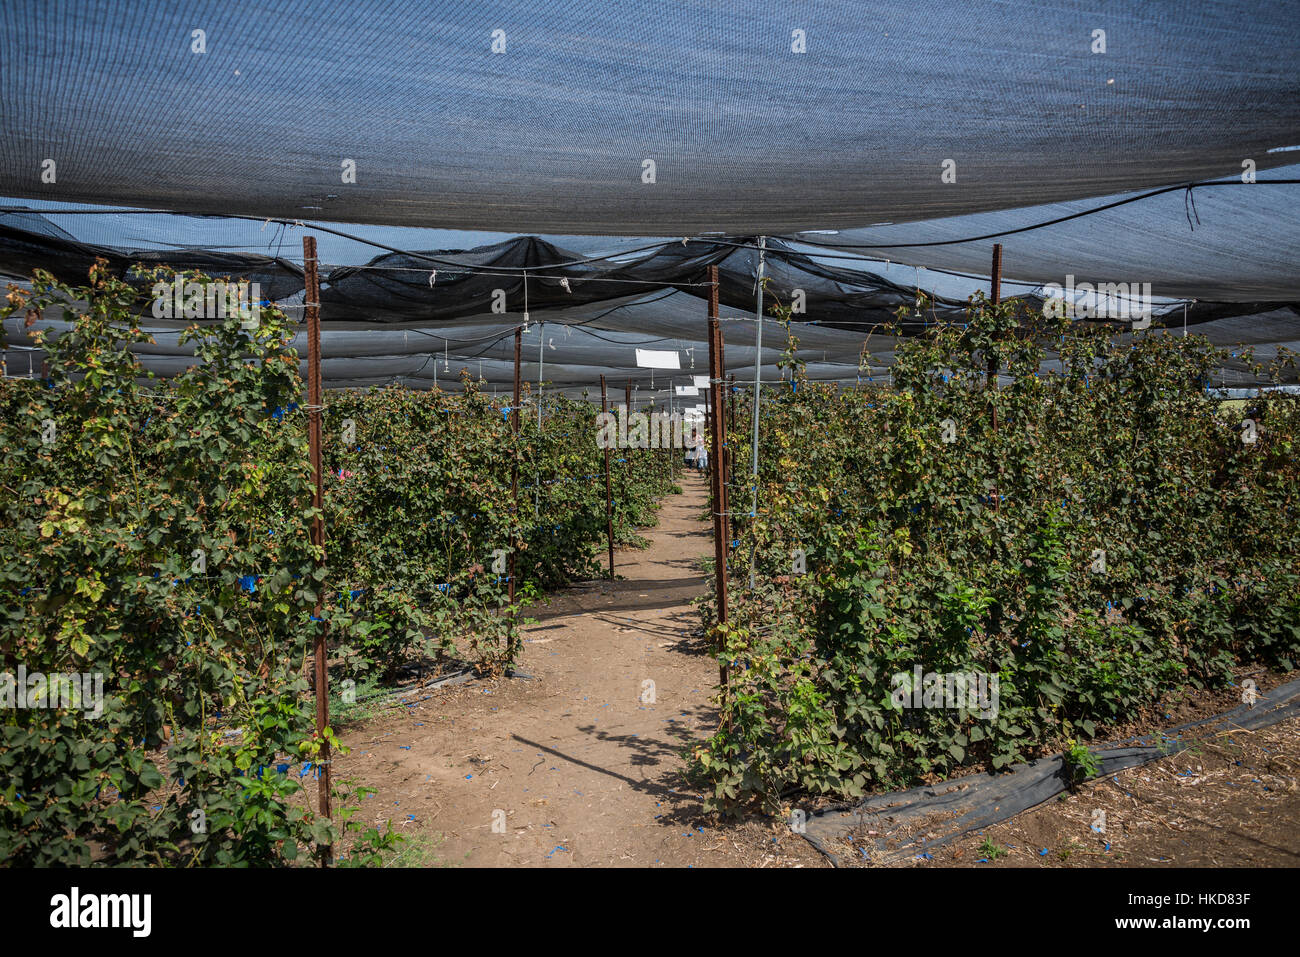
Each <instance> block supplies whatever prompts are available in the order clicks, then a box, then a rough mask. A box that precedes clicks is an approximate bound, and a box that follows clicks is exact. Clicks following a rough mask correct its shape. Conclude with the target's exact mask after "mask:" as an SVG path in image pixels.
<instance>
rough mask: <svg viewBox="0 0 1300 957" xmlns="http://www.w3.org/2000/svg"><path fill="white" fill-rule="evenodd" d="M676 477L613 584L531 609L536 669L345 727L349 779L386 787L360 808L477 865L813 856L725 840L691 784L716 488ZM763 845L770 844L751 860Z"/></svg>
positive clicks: (703, 683) (620, 557)
mask: <svg viewBox="0 0 1300 957" xmlns="http://www.w3.org/2000/svg"><path fill="white" fill-rule="evenodd" d="M681 485H682V488H683V492H684V494H682V495H678V496H669V497H668V498H667V499H665V501H664V507H663V509H662V510H661V512H660V522H659V525H658V526H657V527H655V528H653V529H650V530H648V531H644V532H643V533H642V534H643V535H645V537H647V538H648V539H649V540H650V547H649V548H648V549H646V550H644V551H633V550H624V551H620V552H618V553H617V556H616V561H615V566H616V571H617V573H618V575H619V576H620V580H618V581H615V582H591V583H586V584H584V585H580V586H577V587H574V588H572V589H568V590H566V591H565V592H563V593H562V594H560V595H559V596H557V597H555V598H553V599H552V600H551V602H550V603H549V605H545V606H539V607H536V608H532V609H529V610H528V614H529V615H530V616H531V617H534V618H537V619H538V620H539V623H538V624H535V625H530V626H528V627H527V629H526V631H525V635H524V637H525V644H524V651H523V655H522V658H521V659H520V661H519V663H518V669H519V671H520V672H523V673H525V674H527V675H530V676H532V677H531V678H530V679H520V678H515V679H509V680H502V681H498V682H495V683H484V682H473V683H471V684H468V685H465V686H462V687H461V688H458V689H450V690H446V691H440V692H437V693H435V695H434V696H433V697H430V698H428V699H426V700H424V701H420V702H417V703H414V704H411V705H406V706H401V707H397V708H394V709H391V710H389V711H387V712H385V713H384V714H382V715H381V716H379V717H378V718H376V719H373V720H370V721H368V722H367V723H366V724H365V726H364V727H361V728H356V729H353V730H351V731H350V732H347V733H345V734H344V735H343V739H344V741H345V743H347V744H348V745H349V746H350V747H351V748H352V753H351V754H349V755H347V756H346V757H343V758H342V759H340V760H339V761H338V762H337V769H338V771H339V777H340V778H343V779H346V778H349V777H350V778H354V779H356V780H357V781H359V782H361V783H363V784H365V785H366V786H368V787H375V788H377V789H378V793H377V794H375V795H374V796H372V797H371V798H369V799H367V800H366V802H365V809H364V810H365V814H364V817H365V818H366V819H367V820H371V821H377V822H382V821H384V820H387V819H390V818H391V820H392V821H393V824H394V827H395V828H396V829H397V830H398V831H399V832H401V833H403V834H405V835H407V836H415V835H418V836H419V837H420V839H421V841H424V842H427V841H429V840H437V839H438V836H439V835H440V836H441V843H440V844H439V845H438V846H437V848H436V850H435V851H434V852H433V853H434V856H436V858H437V859H438V860H439V861H440V862H442V863H450V864H463V865H469V866H475V865H477V866H495V865H504V866H557V865H570V866H574V865H576V866H591V865H605V866H608V865H627V866H654V865H661V866H678V867H680V866H701V865H705V866H707V865H726V864H732V865H734V864H739V863H751V864H753V863H759V864H761V863H764V862H765V861H766V860H770V861H771V862H772V863H776V862H777V860H778V859H780V860H781V862H783V863H787V862H789V858H788V855H789V854H795V855H796V856H797V857H798V858H799V859H801V860H803V861H806V862H812V861H816V860H817V855H816V854H815V852H810V849H808V848H806V846H804V845H803V842H802V841H798V840H792V841H787V840H784V839H781V838H778V840H777V841H776V842H775V843H771V842H770V837H768V836H765V835H763V834H760V833H758V828H757V827H754V828H746V829H743V831H744V832H745V833H746V834H747V836H744V835H742V834H737V833H736V829H735V828H731V829H729V830H727V831H726V832H725V835H724V832H723V831H722V830H721V829H719V828H718V827H717V826H716V825H715V824H712V823H710V822H709V821H707V820H706V819H704V818H703V817H702V816H701V815H700V798H699V795H697V794H694V793H687V792H686V791H683V790H682V789H683V788H684V787H685V785H684V784H683V782H681V780H680V779H679V775H678V772H679V770H680V768H681V766H682V760H681V758H680V756H679V752H680V749H681V747H682V745H683V743H684V742H686V741H687V740H691V739H697V738H700V737H703V736H705V735H706V734H708V733H709V732H710V731H711V730H712V728H713V727H714V725H715V722H716V712H715V710H714V708H713V707H712V706H711V705H710V701H709V699H710V696H711V694H712V691H713V686H714V682H715V681H716V680H717V670H716V669H717V666H716V664H715V662H714V659H713V658H712V657H710V656H709V654H708V653H707V649H706V648H705V647H704V646H703V643H702V641H701V639H700V637H699V630H700V620H699V614H698V612H697V611H696V609H695V608H693V607H692V606H691V605H690V601H691V599H693V598H695V597H696V596H698V595H699V594H701V593H702V592H703V590H704V581H703V578H702V575H701V571H700V564H699V560H700V558H702V557H703V556H705V555H706V554H707V553H709V551H710V549H711V543H712V538H711V532H710V528H709V526H708V524H706V523H705V521H703V515H704V510H705V508H706V491H707V487H706V483H705V482H704V480H703V479H701V478H699V477H698V476H696V475H687V476H684V477H683V478H682V480H681ZM650 683H652V684H650ZM494 819H495V821H496V822H497V826H498V830H496V831H494V829H493V823H494ZM502 824H503V825H504V827H503V828H502ZM737 840H739V841H740V845H745V846H744V847H742V846H740V845H738V844H737V843H735V842H736V841H737ZM421 841H417V843H421ZM758 842H761V844H762V845H769V844H770V848H761V850H760V853H759V854H758V856H757V858H756V857H755V853H754V852H755V848H756V847H757V846H759V844H758ZM783 854H784V855H786V856H782V855H783Z"/></svg>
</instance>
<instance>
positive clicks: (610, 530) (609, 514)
mask: <svg viewBox="0 0 1300 957" xmlns="http://www.w3.org/2000/svg"><path fill="white" fill-rule="evenodd" d="M600 411H601V412H604V413H608V412H609V390H607V389H606V388H605V377H604V376H601V377H600ZM605 533H606V536H607V538H608V539H609V580H610V581H613V580H614V492H613V489H612V488H611V486H610V479H609V443H608V442H607V443H605Z"/></svg>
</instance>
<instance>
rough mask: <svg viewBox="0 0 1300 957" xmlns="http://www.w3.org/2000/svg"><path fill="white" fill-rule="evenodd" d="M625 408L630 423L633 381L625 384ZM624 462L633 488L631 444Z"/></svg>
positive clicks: (626, 450) (624, 455) (626, 449)
mask: <svg viewBox="0 0 1300 957" xmlns="http://www.w3.org/2000/svg"><path fill="white" fill-rule="evenodd" d="M623 406H624V407H625V408H626V409H627V413H626V414H627V418H628V421H631V419H632V380H631V379H628V380H627V382H626V383H625V384H624V394H623ZM623 461H624V463H625V464H626V465H627V468H626V469H625V470H624V471H625V472H626V473H627V483H628V486H629V487H631V485H632V448H631V444H630V443H629V446H628V448H625V449H624V450H623Z"/></svg>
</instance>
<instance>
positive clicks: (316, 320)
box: [302, 236, 334, 866]
mask: <svg viewBox="0 0 1300 957" xmlns="http://www.w3.org/2000/svg"><path fill="white" fill-rule="evenodd" d="M302 264H303V281H304V285H305V287H306V288H305V289H304V293H305V295H304V296H303V306H304V307H305V311H306V314H307V315H306V318H307V410H308V415H307V445H308V454H309V455H310V457H311V473H312V495H311V500H312V507H313V508H314V509H316V517H315V518H313V519H312V522H311V543H312V545H313V546H315V548H316V567H317V568H318V569H319V568H321V567H323V566H324V564H325V518H324V515H323V514H322V509H323V507H324V503H325V485H324V480H323V476H322V475H321V405H322V397H321V374H320V275H319V273H318V272H317V265H318V264H317V262H316V237H315V236H304V237H303V238H302ZM322 598H323V596H322V594H321V591H320V590H318V591H317V594H316V611H315V618H316V621H317V624H318V625H319V626H320V627H319V628H317V630H316V641H315V644H314V648H313V655H314V657H315V678H316V736H317V739H318V740H319V741H320V755H319V757H318V758H317V761H316V766H317V767H318V768H320V785H319V795H320V805H319V806H320V813H321V816H322V817H324V818H329V816H330V745H329V741H327V740H326V739H325V729H326V728H327V727H329V721H330V702H329V652H328V650H327V648H326V642H325V624H324V622H322V621H321V620H320V618H321V606H322ZM333 858H334V854H333V849H332V848H331V847H329V846H328V845H327V846H325V847H322V848H321V864H322V865H324V866H329V864H330V863H332V861H333Z"/></svg>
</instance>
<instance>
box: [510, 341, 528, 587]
mask: <svg viewBox="0 0 1300 957" xmlns="http://www.w3.org/2000/svg"><path fill="white" fill-rule="evenodd" d="M523 347H524V330H523V329H522V328H519V329H516V330H515V400H514V402H513V403H511V405H510V431H512V432H513V433H514V436H515V443H514V444H515V448H514V464H513V465H512V466H511V468H510V503H511V504H510V509H511V520H510V581H509V582H507V583H506V588H507V594H508V595H509V597H510V604H512V605H513V604H514V603H515V568H516V556H517V555H518V553H519V534H518V528H519V393H520V386H521V383H520V381H519V356H520V352H521V351H522V350H523Z"/></svg>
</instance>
